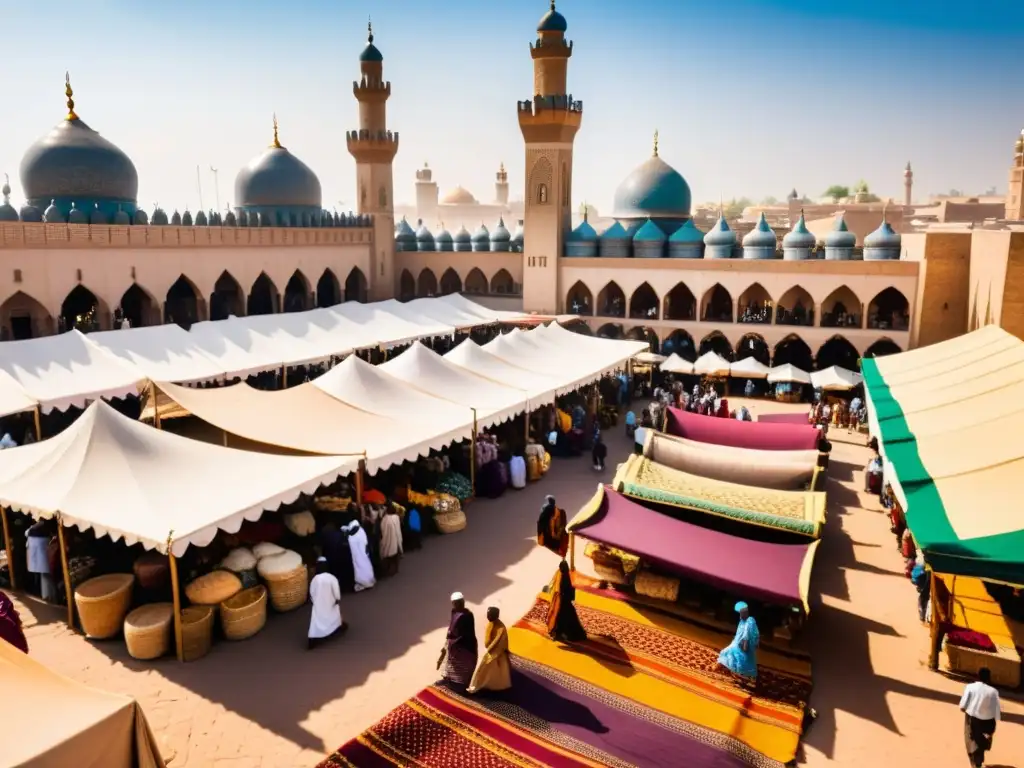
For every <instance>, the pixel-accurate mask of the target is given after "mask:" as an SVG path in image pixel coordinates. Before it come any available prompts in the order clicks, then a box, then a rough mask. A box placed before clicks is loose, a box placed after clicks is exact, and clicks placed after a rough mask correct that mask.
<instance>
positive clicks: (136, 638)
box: [124, 603, 174, 661]
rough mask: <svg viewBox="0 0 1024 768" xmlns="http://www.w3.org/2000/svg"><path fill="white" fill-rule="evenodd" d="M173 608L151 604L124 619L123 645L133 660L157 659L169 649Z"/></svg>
mask: <svg viewBox="0 0 1024 768" xmlns="http://www.w3.org/2000/svg"><path fill="white" fill-rule="evenodd" d="M173 620H174V606H173V605H171V604H170V603H151V604H150V605H143V606H141V607H139V608H136V609H135V610H134V611H132V612H131V613H129V614H128V615H127V616H125V617H124V644H125V645H126V646H127V647H128V655H129V656H131V657H132V658H133V659H139V660H140V661H148V660H150V659H159V658H160V657H161V656H163V655H164V654H165V653H167V651H168V650H170V647H171V635H172V630H171V623H172V621H173Z"/></svg>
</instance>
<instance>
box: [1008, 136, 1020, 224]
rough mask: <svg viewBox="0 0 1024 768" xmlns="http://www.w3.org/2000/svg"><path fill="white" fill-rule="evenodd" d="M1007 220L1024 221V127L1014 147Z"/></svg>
mask: <svg viewBox="0 0 1024 768" xmlns="http://www.w3.org/2000/svg"><path fill="white" fill-rule="evenodd" d="M1006 219H1007V221H1024V129H1022V130H1021V132H1020V136H1018V137H1017V144H1016V145H1015V146H1014V148H1013V165H1012V166H1011V167H1010V184H1009V186H1008V187H1007V189H1006Z"/></svg>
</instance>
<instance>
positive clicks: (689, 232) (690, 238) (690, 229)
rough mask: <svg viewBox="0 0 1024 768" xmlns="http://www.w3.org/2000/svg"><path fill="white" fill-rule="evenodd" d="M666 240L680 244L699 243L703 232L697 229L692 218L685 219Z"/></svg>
mask: <svg viewBox="0 0 1024 768" xmlns="http://www.w3.org/2000/svg"><path fill="white" fill-rule="evenodd" d="M668 241H669V242H670V243H676V244H682V245H700V244H701V243H703V242H704V233H703V232H701V231H700V230H699V229H697V225H696V224H694V223H693V219H687V220H686V223H685V224H683V226H681V227H680V228H679V229H677V230H676V231H675V232H673V233H672V236H671V237H670V238H669V239H668Z"/></svg>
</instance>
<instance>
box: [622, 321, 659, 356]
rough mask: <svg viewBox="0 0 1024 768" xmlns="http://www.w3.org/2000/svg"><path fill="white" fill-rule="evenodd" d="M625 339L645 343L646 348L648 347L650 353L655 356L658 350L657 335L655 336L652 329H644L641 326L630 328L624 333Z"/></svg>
mask: <svg viewBox="0 0 1024 768" xmlns="http://www.w3.org/2000/svg"><path fill="white" fill-rule="evenodd" d="M626 338H627V339H632V340H633V341H644V342H647V345H648V347H650V350H651V352H654V353H655V354H657V352H658V350H659V349H660V344H659V343H658V334H656V333H655V332H654V330H653V329H651V328H645V327H643V326H642V325H638V326H636V327H635V328H630V329H629V332H628V333H626Z"/></svg>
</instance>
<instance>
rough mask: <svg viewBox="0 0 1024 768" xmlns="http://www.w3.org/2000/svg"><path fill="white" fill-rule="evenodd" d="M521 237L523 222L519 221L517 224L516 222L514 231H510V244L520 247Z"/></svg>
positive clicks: (521, 245) (521, 243)
mask: <svg viewBox="0 0 1024 768" xmlns="http://www.w3.org/2000/svg"><path fill="white" fill-rule="evenodd" d="M523 237H524V234H523V222H522V221H520V222H519V223H518V224H516V231H515V232H513V233H512V244H513V245H516V246H518V247H519V248H522V247H523Z"/></svg>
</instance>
